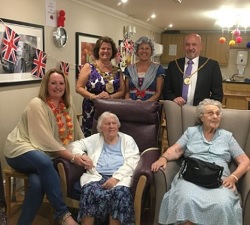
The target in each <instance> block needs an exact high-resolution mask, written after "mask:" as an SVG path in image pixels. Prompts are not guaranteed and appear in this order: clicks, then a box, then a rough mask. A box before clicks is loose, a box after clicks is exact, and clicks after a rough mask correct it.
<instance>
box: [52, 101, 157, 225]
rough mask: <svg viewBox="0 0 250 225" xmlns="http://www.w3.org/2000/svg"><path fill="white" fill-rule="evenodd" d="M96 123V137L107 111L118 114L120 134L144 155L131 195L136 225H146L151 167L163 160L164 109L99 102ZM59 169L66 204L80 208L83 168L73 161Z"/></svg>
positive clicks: (64, 162) (154, 105)
mask: <svg viewBox="0 0 250 225" xmlns="http://www.w3.org/2000/svg"><path fill="white" fill-rule="evenodd" d="M94 103H95V115H94V121H93V133H96V132H97V131H96V125H97V119H98V117H99V116H100V115H101V114H102V113H103V112H105V111H110V112H112V113H114V114H116V115H117V116H118V118H119V120H120V122H121V127H120V131H121V132H124V133H126V134H129V135H131V136H132V137H133V138H134V139H135V141H136V143H137V145H138V147H139V150H140V152H141V157H140V161H139V164H138V166H137V168H136V170H135V172H134V175H133V181H132V187H131V191H132V194H133V197H134V206H135V219H136V225H140V224H142V219H143V218H144V216H143V212H144V208H145V203H146V200H147V198H148V196H149V190H150V184H151V183H153V174H152V172H151V164H152V163H153V162H154V161H155V160H156V159H158V158H159V155H160V149H159V143H158V142H159V134H160V132H159V131H160V112H161V105H160V103H158V102H155V101H147V102H142V101H132V100H124V99H109V100H102V99H97V100H95V101H94ZM55 164H56V167H57V168H58V171H59V175H60V179H61V185H62V189H63V193H64V198H65V202H66V204H67V205H68V206H69V207H74V208H78V207H79V202H78V199H79V193H78V195H77V194H76V193H75V190H74V187H73V186H74V184H75V182H76V181H79V179H80V176H81V174H82V173H83V172H84V169H83V168H79V167H77V166H75V165H73V164H71V163H70V162H69V161H67V160H64V159H61V158H57V159H56V160H55Z"/></svg>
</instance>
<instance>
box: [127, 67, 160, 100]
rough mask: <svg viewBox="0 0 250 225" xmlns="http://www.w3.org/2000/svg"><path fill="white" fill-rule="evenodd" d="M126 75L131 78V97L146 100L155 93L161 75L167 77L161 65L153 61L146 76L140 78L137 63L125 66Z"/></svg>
mask: <svg viewBox="0 0 250 225" xmlns="http://www.w3.org/2000/svg"><path fill="white" fill-rule="evenodd" d="M124 75H125V76H127V77H128V78H129V97H130V98H131V99H132V100H137V99H140V100H142V101H145V100H147V99H149V98H151V97H152V96H153V95H154V94H155V91H156V80H157V78H158V77H159V76H163V77H165V70H164V68H163V67H162V66H161V65H159V64H156V63H151V65H150V66H149V68H148V71H147V72H146V74H145V77H144V78H139V77H138V74H137V68H136V64H132V65H129V66H128V67H126V68H125V71H124Z"/></svg>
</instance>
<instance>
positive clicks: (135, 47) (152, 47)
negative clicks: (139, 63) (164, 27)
mask: <svg viewBox="0 0 250 225" xmlns="http://www.w3.org/2000/svg"><path fill="white" fill-rule="evenodd" d="M142 43H146V44H149V45H150V47H151V50H152V55H153V54H154V50H155V47H154V43H153V41H152V40H151V39H150V38H148V37H146V36H142V37H140V38H139V39H138V40H137V41H136V42H135V43H134V52H135V54H137V51H138V48H139V46H140V44H142Z"/></svg>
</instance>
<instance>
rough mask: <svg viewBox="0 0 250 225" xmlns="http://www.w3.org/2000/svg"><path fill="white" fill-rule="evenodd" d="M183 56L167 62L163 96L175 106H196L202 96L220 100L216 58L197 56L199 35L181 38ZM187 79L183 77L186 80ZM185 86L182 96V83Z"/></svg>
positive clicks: (220, 80)
mask: <svg viewBox="0 0 250 225" xmlns="http://www.w3.org/2000/svg"><path fill="white" fill-rule="evenodd" d="M184 49H185V57H183V58H180V59H177V60H174V61H172V62H170V63H169V65H168V69H167V73H166V77H165V81H164V88H163V91H162V95H163V99H165V100H166V99H167V100H172V101H174V102H176V103H177V104H178V105H184V104H189V105H194V106H196V105H198V104H199V102H200V101H202V100H203V99H205V98H211V99H215V100H218V101H220V102H221V101H222V98H223V88H222V75H221V71H220V67H219V64H218V62H217V61H215V60H213V59H209V58H206V57H202V56H200V52H201V50H202V43H201V37H200V35H198V34H188V35H187V36H186V37H185V39H184ZM189 60H192V70H191V74H190V75H188V76H187V77H185V76H186V75H185V72H184V71H186V69H187V67H188V61H189ZM185 78H186V79H185ZM185 85H186V86H188V93H187V96H186V97H183V91H182V89H183V86H185Z"/></svg>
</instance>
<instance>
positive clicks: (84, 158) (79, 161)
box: [74, 154, 94, 170]
mask: <svg viewBox="0 0 250 225" xmlns="http://www.w3.org/2000/svg"><path fill="white" fill-rule="evenodd" d="M74 163H75V164H76V165H78V166H83V167H84V168H85V169H87V170H88V169H91V168H93V167H94V165H93V162H92V160H91V159H90V158H89V156H88V155H87V154H84V155H76V156H75V160H74Z"/></svg>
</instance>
